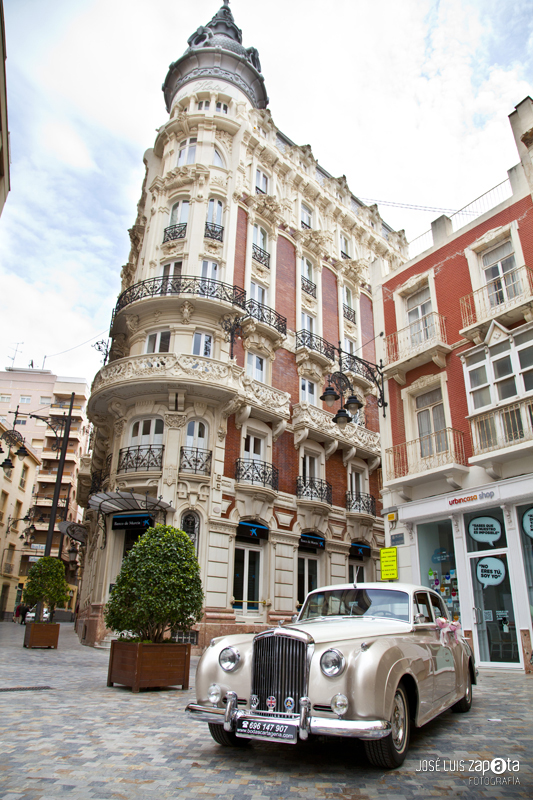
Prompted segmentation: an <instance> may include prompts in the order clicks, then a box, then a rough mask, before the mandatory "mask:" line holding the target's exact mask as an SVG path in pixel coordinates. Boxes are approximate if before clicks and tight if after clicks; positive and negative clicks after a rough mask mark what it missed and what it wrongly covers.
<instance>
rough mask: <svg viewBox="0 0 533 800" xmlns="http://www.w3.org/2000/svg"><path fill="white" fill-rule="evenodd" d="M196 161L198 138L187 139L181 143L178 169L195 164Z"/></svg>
mask: <svg viewBox="0 0 533 800" xmlns="http://www.w3.org/2000/svg"><path fill="white" fill-rule="evenodd" d="M195 161H196V137H191V138H190V139H185V140H184V141H183V142H180V149H179V154H178V167H183V166H184V165H185V164H194V163H195Z"/></svg>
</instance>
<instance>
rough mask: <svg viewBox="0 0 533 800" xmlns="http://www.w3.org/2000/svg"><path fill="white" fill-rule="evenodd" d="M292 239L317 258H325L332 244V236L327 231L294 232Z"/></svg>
mask: <svg viewBox="0 0 533 800" xmlns="http://www.w3.org/2000/svg"><path fill="white" fill-rule="evenodd" d="M294 238H295V239H296V241H297V242H299V243H301V245H302V246H303V247H305V248H306V249H307V250H309V251H311V252H312V253H314V254H315V255H316V256H317V257H318V258H327V257H328V255H329V253H330V251H331V246H332V243H333V234H331V233H330V232H329V231H319V230H310V231H309V230H298V231H295V232H294Z"/></svg>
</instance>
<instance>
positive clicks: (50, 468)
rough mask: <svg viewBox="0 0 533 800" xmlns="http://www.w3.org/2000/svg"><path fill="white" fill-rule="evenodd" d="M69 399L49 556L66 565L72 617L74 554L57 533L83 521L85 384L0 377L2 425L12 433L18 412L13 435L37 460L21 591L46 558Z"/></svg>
mask: <svg viewBox="0 0 533 800" xmlns="http://www.w3.org/2000/svg"><path fill="white" fill-rule="evenodd" d="M72 393H74V405H73V409H72V422H71V427H70V433H69V440H68V447H67V452H66V460H65V466H64V470H63V476H62V480H61V488H60V494H59V503H58V509H57V515H56V520H55V524H54V533H53V539H52V550H51V553H50V554H51V555H52V556H54V557H57V556H59V557H60V558H61V559H62V561H63V562H64V563H65V567H66V570H67V573H66V578H67V581H68V583H69V585H70V592H71V595H70V602H69V606H68V608H69V610H71V611H74V609H75V607H76V600H77V591H78V588H77V587H78V580H77V578H78V574H77V573H78V568H79V559H78V556H77V555H75V554H74V553H73V552H71V553H70V555H69V549H70V550H71V549H72V548H71V545H72V542H71V541H70V540H69V538H68V537H66V536H65V535H64V534H63V533H62V532H61V530H60V529H59V524H60V523H61V522H63V521H70V522H74V523H79V522H81V520H82V518H83V509H82V508H81V507H80V505H79V504H78V497H77V491H78V485H77V484H78V473H79V469H80V464H81V461H82V458H83V457H86V455H87V452H88V449H89V441H90V425H89V422H88V419H87V400H88V397H89V387H88V386H87V383H86V382H85V380H84V379H83V378H69V377H59V376H57V375H54V374H53V373H52V372H51V371H50V370H39V369H17V368H11V369H7V370H5V371H3V372H0V422H2V423H3V424H4V425H5V426H6V427H8V428H12V427H13V425H14V422H15V411H17V420H16V430H17V431H18V432H19V433H20V434H21V435H22V436H23V437H24V439H25V442H26V446H27V447H29V448H31V450H32V451H33V452H34V453H36V454H37V456H38V458H39V459H40V466H39V468H38V470H37V473H36V475H35V478H32V480H31V482H30V491H31V509H30V510H31V524H32V526H33V528H32V537H33V541H32V542H31V547H30V548H25V553H24V555H23V556H22V558H21V561H20V564H19V579H20V583H21V585H23V584H24V581H25V580H26V577H27V575H28V570H29V568H30V567H31V565H32V562H33V560H35V559H36V558H37V557H38V555H39V553H40V554H41V555H43V554H44V550H45V546H46V539H47V533H48V529H49V525H50V514H51V511H52V501H53V496H54V490H55V486H56V481H57V474H58V463H59V456H60V452H59V451H60V446H61V443H62V436H61V430H62V427H61V426H62V423H64V420H65V418H66V417H67V415H68V413H69V406H70V399H71V395H72ZM30 415H35V416H30ZM39 417H40V418H39ZM54 429H55V431H54ZM76 547H77V545H76ZM30 551H31V552H30Z"/></svg>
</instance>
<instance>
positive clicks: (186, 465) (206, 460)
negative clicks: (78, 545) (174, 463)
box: [180, 447, 213, 475]
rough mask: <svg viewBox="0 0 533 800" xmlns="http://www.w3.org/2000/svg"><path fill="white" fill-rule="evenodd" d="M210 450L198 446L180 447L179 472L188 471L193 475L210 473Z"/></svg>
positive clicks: (211, 456) (211, 455)
mask: <svg viewBox="0 0 533 800" xmlns="http://www.w3.org/2000/svg"><path fill="white" fill-rule="evenodd" d="M212 458H213V454H212V452H211V450H201V449H200V448H199V447H182V448H181V451H180V472H189V473H193V474H194V475H211V462H212Z"/></svg>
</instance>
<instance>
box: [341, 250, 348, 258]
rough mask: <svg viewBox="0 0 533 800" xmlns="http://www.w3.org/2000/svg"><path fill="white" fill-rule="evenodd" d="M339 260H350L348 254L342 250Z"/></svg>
mask: <svg viewBox="0 0 533 800" xmlns="http://www.w3.org/2000/svg"><path fill="white" fill-rule="evenodd" d="M341 258H350V256H349V255H348V253H345V252H344V250H341Z"/></svg>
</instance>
